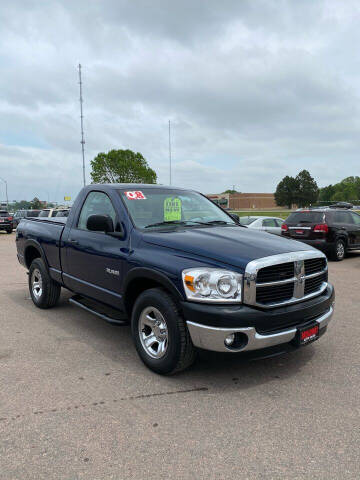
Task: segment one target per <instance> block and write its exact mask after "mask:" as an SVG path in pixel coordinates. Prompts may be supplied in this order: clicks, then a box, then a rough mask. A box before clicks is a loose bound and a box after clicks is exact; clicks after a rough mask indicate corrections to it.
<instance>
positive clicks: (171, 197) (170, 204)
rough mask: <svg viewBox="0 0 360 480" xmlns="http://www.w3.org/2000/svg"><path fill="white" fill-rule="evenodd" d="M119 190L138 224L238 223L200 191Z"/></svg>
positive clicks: (160, 225) (154, 226)
mask: <svg viewBox="0 0 360 480" xmlns="http://www.w3.org/2000/svg"><path fill="white" fill-rule="evenodd" d="M119 193H120V195H121V197H122V198H123V200H124V202H125V204H126V206H127V208H128V211H129V213H130V215H131V218H132V220H133V222H134V224H135V225H136V227H138V228H147V229H149V230H151V229H159V228H174V227H177V226H179V225H180V226H182V227H184V226H186V227H196V226H199V225H233V226H234V225H236V223H235V222H234V220H232V218H231V217H230V216H229V215H227V214H226V213H225V212H224V211H223V210H222V209H221V208H219V207H217V206H216V205H214V204H213V203H212V202H211V201H210V200H208V199H207V198H206V197H203V196H202V195H200V194H199V193H196V192H192V191H185V190H175V189H170V188H146V187H145V188H144V187H142V188H141V190H132V191H130V190H119Z"/></svg>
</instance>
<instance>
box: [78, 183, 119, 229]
mask: <svg viewBox="0 0 360 480" xmlns="http://www.w3.org/2000/svg"><path fill="white" fill-rule="evenodd" d="M90 215H108V216H109V217H110V218H111V219H112V221H113V224H114V228H115V226H116V212H115V209H114V207H113V205H112V203H111V200H110V198H109V197H108V196H107V195H106V193H103V192H90V193H89V195H88V196H87V197H86V200H85V202H84V204H83V206H82V209H81V212H80V216H79V221H78V224H77V228H79V229H81V230H87V228H86V224H87V221H88V218H89V217H90Z"/></svg>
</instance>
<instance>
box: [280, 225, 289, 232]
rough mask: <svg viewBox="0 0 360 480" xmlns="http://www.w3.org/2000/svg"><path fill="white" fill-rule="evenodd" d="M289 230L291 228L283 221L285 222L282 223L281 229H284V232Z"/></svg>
mask: <svg viewBox="0 0 360 480" xmlns="http://www.w3.org/2000/svg"><path fill="white" fill-rule="evenodd" d="M288 230H289V227H288V226H287V225H286V223H283V224H282V225H281V231H282V232H287V231H288Z"/></svg>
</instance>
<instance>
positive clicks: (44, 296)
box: [29, 258, 61, 308]
mask: <svg viewBox="0 0 360 480" xmlns="http://www.w3.org/2000/svg"><path fill="white" fill-rule="evenodd" d="M29 290H30V295H31V298H32V301H33V302H34V304H35V305H36V306H37V307H39V308H51V307H54V306H55V305H56V304H57V302H58V300H59V297H60V292H61V286H60V285H59V284H58V283H55V282H54V280H52V278H51V277H50V275H49V273H48V271H47V268H46V266H45V264H44V262H43V260H42V259H41V258H36V259H35V260H34V261H33V262H32V263H31V265H30V268H29Z"/></svg>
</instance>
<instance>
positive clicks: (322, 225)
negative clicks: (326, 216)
mask: <svg viewBox="0 0 360 480" xmlns="http://www.w3.org/2000/svg"><path fill="white" fill-rule="evenodd" d="M328 231H329V227H328V226H327V224H326V223H320V224H319V225H315V227H314V232H315V233H320V232H322V233H328Z"/></svg>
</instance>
